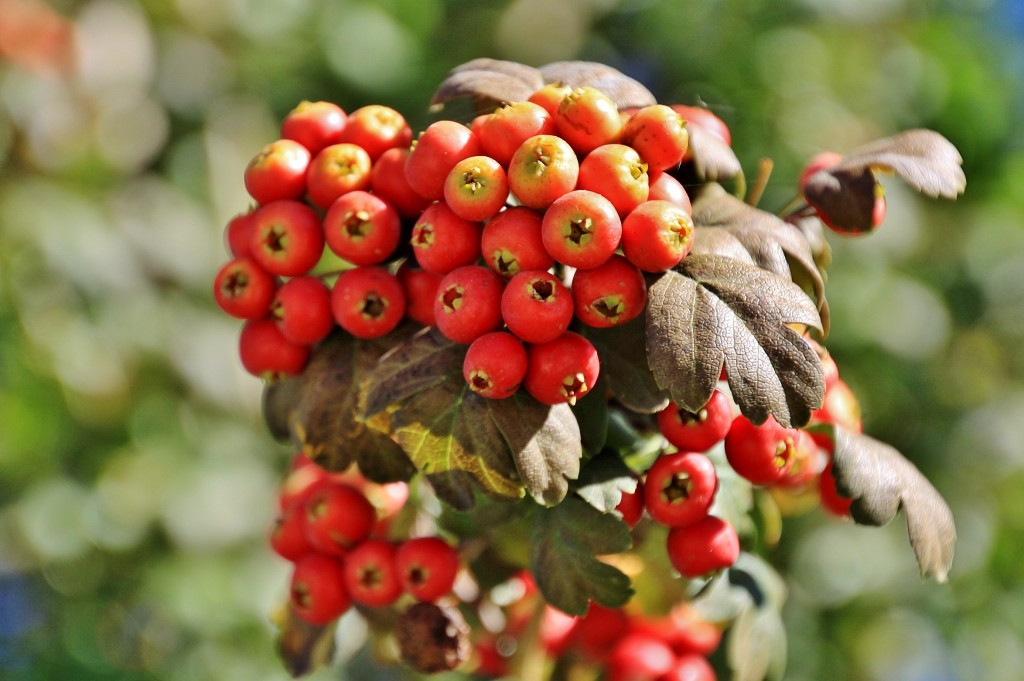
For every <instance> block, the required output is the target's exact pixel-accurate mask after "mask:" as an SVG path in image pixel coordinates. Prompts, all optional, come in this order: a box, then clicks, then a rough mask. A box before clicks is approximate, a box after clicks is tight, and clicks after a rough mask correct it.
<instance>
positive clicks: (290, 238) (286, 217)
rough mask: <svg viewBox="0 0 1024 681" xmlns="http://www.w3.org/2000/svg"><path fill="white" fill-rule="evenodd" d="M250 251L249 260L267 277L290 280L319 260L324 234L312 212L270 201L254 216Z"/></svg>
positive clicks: (299, 205)
mask: <svg viewBox="0 0 1024 681" xmlns="http://www.w3.org/2000/svg"><path fill="white" fill-rule="evenodd" d="M253 219H254V221H255V227H254V228H253V232H252V243H251V244H250V250H251V252H252V257H253V259H254V260H255V261H256V262H258V263H259V264H260V265H261V266H262V267H263V269H265V270H267V271H268V272H270V273H271V274H276V275H279V276H282V277H294V276H296V275H299V274H305V273H306V272H308V271H310V270H311V269H313V267H314V266H315V265H316V264H317V263H318V262H319V261H320V256H321V255H322V254H323V252H324V233H323V230H322V229H321V228H320V218H319V217H318V216H317V214H316V212H315V211H314V210H313V209H312V208H310V207H309V206H307V205H306V204H304V203H301V202H299V201H291V200H281V201H272V202H271V203H267V204H264V205H263V206H261V207H260V208H258V209H257V210H256V212H255V214H254V218H253Z"/></svg>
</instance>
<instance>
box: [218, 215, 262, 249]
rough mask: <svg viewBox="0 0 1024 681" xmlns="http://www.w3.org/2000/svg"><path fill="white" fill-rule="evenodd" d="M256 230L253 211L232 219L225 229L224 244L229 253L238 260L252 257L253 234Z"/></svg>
mask: <svg viewBox="0 0 1024 681" xmlns="http://www.w3.org/2000/svg"><path fill="white" fill-rule="evenodd" d="M254 229H256V220H255V218H254V215H253V211H249V212H247V213H240V214H239V215H236V216H235V217H233V218H231V220H230V221H229V222H228V224H227V226H226V227H225V228H224V242H225V243H226V244H227V247H228V252H229V253H230V254H231V255H233V256H234V257H236V258H245V257H248V256H250V255H252V232H253V230H254Z"/></svg>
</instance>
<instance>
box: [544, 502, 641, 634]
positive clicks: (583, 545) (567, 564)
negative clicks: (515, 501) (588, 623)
mask: <svg viewBox="0 0 1024 681" xmlns="http://www.w3.org/2000/svg"><path fill="white" fill-rule="evenodd" d="M538 514H539V515H538V516H537V518H536V521H535V523H534V532H533V537H532V541H531V545H530V572H531V573H532V574H533V576H534V579H536V580H537V586H538V588H540V591H541V593H542V594H543V595H544V598H545V600H547V602H548V603H550V604H551V605H553V606H555V607H556V608H558V609H559V610H561V611H563V612H565V613H568V614H570V615H583V614H585V613H586V612H587V609H588V607H589V606H590V602H591V601H593V602H595V603H599V604H601V605H604V606H606V607H609V608H618V607H621V606H623V605H625V604H626V603H627V602H628V601H629V599H630V597H631V596H632V595H633V589H632V587H631V586H630V579H629V577H628V576H626V575H625V574H624V573H623V572H622V571H621V570H619V569H618V568H616V567H613V566H611V565H609V564H607V563H603V562H601V561H600V560H598V559H597V556H599V555H605V554H611V553H621V552H622V551H625V550H626V549H628V548H629V547H630V545H631V539H630V535H629V528H627V527H626V524H625V523H623V522H622V521H621V520H619V519H618V518H616V517H615V516H613V515H611V514H605V513H601V512H600V511H598V510H597V509H595V508H594V507H592V506H590V505H589V504H587V503H585V502H583V501H581V500H579V499H575V498H573V497H568V498H566V500H565V501H563V502H562V503H561V504H559V505H558V506H555V507H554V508H549V509H539V510H538Z"/></svg>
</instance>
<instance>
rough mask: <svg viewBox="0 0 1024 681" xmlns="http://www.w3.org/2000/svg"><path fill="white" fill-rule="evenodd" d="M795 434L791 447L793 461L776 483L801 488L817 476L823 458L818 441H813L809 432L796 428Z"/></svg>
mask: <svg viewBox="0 0 1024 681" xmlns="http://www.w3.org/2000/svg"><path fill="white" fill-rule="evenodd" d="M796 434H797V436H796V443H795V445H794V447H793V463H792V464H791V465H790V467H789V470H787V471H786V473H785V474H784V475H783V476H782V477H781V478H779V481H778V482H777V483H776V484H777V485H781V486H783V487H788V488H793V489H802V488H803V487H804V486H805V485H807V484H808V483H810V482H812V481H813V480H814V479H815V478H816V477H817V476H818V472H819V471H820V470H821V464H822V462H823V458H822V453H821V449H820V448H819V447H818V443H817V442H815V441H814V438H813V437H811V434H810V433H808V432H807V431H806V430H797V431H796Z"/></svg>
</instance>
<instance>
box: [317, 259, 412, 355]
mask: <svg viewBox="0 0 1024 681" xmlns="http://www.w3.org/2000/svg"><path fill="white" fill-rule="evenodd" d="M331 311H332V312H333V313H334V319H335V321H337V322H338V325H339V326H341V328H343V329H345V330H346V331H348V332H349V333H351V334H352V335H353V336H355V337H356V338H378V337H380V336H383V335H385V334H386V333H389V332H390V331H391V330H393V329H394V328H395V327H396V326H398V323H399V322H400V321H402V317H403V316H404V315H405V291H404V290H403V289H402V284H401V283H399V281H398V278H397V277H395V275H393V274H391V273H390V272H388V271H387V270H386V269H384V268H383V267H357V268H355V269H351V270H346V271H344V272H342V273H341V274H340V275H338V279H337V281H335V282H334V288H333V289H332V291H331Z"/></svg>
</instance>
